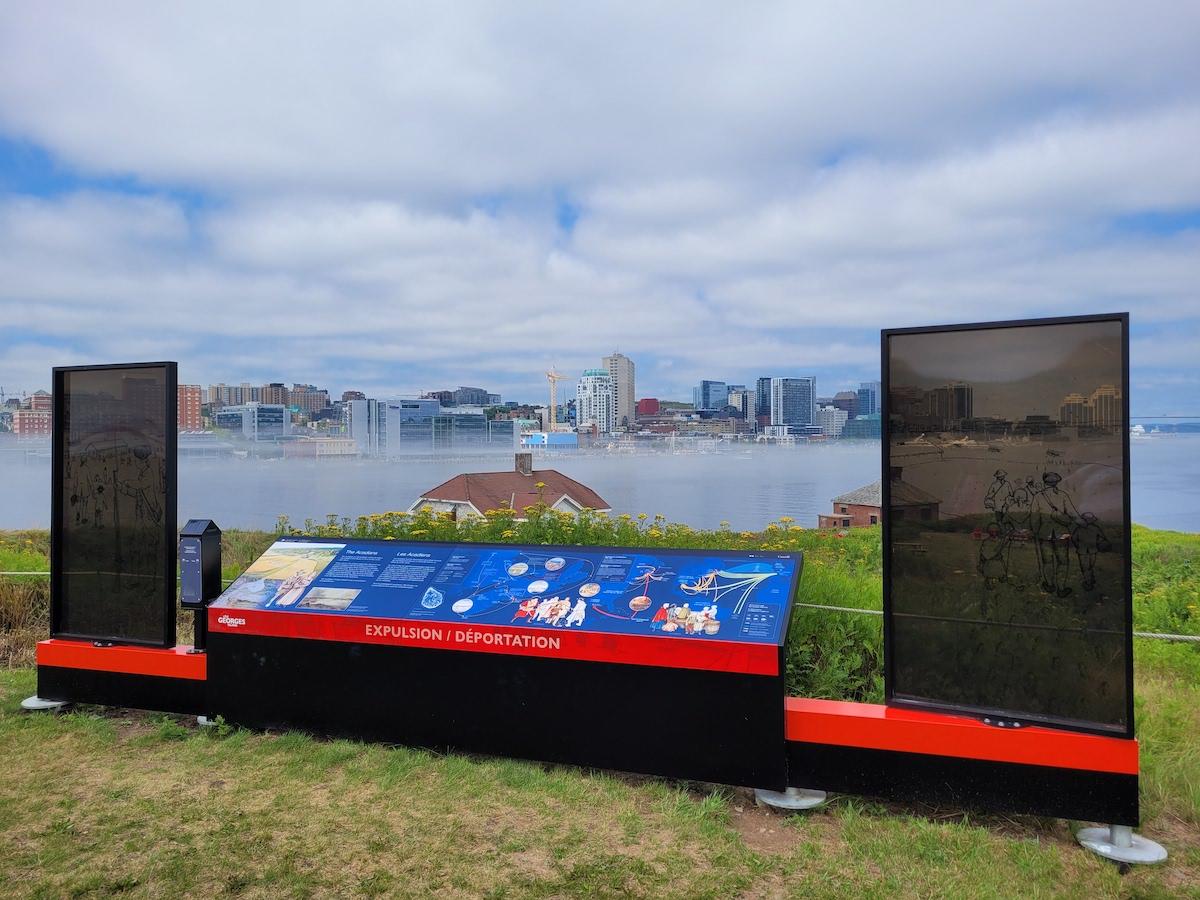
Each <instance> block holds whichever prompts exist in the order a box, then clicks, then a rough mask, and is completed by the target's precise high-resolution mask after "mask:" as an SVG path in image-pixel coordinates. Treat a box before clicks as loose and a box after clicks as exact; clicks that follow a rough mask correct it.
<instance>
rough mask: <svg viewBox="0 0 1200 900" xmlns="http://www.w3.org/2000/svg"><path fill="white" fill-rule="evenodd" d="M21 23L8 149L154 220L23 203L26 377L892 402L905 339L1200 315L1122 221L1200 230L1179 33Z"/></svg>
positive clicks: (138, 14) (14, 240) (244, 21)
mask: <svg viewBox="0 0 1200 900" xmlns="http://www.w3.org/2000/svg"><path fill="white" fill-rule="evenodd" d="M4 17H5V23H4V27H3V28H0V134H3V135H6V136H8V137H10V138H16V139H19V140H27V141H30V142H32V143H34V144H36V145H39V146H42V147H45V148H46V149H47V150H48V151H49V152H51V153H52V154H53V155H54V157H55V159H56V160H59V161H61V163H62V164H63V165H64V166H68V167H72V168H73V169H74V170H76V171H78V172H80V173H82V174H83V175H85V176H97V177H105V176H112V175H116V176H121V177H124V178H129V179H132V180H133V181H134V182H135V183H140V184H142V185H144V186H146V189H147V190H146V195H144V196H130V195H129V194H128V193H122V192H121V191H119V190H116V189H112V190H103V189H101V188H96V187H94V188H92V189H87V190H82V191H80V192H79V193H75V194H67V195H65V196H60V197H55V198H50V199H38V198H34V197H27V196H19V195H10V196H7V197H5V196H3V195H0V320H2V321H3V322H4V327H5V328H6V330H9V331H10V336H9V337H7V338H6V337H5V336H0V354H3V356H0V377H4V378H9V379H10V381H12V380H14V379H17V378H20V377H21V376H20V375H19V373H18V371H17V369H18V367H19V366H20V365H25V364H34V365H35V366H37V367H40V370H41V371H43V372H44V371H45V368H46V366H47V363H48V361H49V357H50V356H53V357H54V358H55V359H60V358H62V357H63V356H64V355H65V356H69V357H71V358H72V360H73V361H78V360H80V359H93V358H97V357H104V358H120V357H122V356H127V355H140V356H164V355H175V356H178V358H180V360H181V363H182V364H183V375H184V377H185V378H188V379H190V380H197V381H211V380H235V381H240V380H242V379H243V378H249V379H251V380H254V379H257V378H263V379H266V378H271V379H294V380H300V379H305V380H307V379H310V378H311V379H314V380H317V381H322V382H326V383H329V384H330V386H331V387H334V388H335V389H341V388H343V387H354V386H360V385H361V386H363V387H367V388H370V389H378V390H379V391H386V390H392V389H426V388H431V387H438V386H443V385H451V384H456V383H458V382H460V381H461V382H472V381H475V382H485V383H487V384H489V385H490V386H493V387H494V388H497V389H500V390H502V391H503V392H505V393H508V394H512V393H514V392H515V393H517V394H519V395H520V396H540V392H541V389H542V382H541V379H540V375H539V373H540V372H542V371H543V370H544V368H545V367H546V366H547V365H549V364H551V363H554V364H556V365H558V366H559V367H560V368H562V369H564V370H577V369H580V368H583V367H584V366H586V365H590V364H593V363H594V362H595V360H596V357H597V356H598V355H599V354H601V353H604V352H608V351H609V350H611V349H613V348H616V347H619V348H620V349H622V350H623V351H624V352H626V353H629V354H630V355H631V356H634V357H635V358H640V359H641V360H642V361H643V365H642V367H641V368H640V370H639V373H640V375H641V382H640V386H641V387H642V388H643V390H642V391H640V392H644V393H668V392H670V393H674V394H677V395H679V394H683V393H684V391H685V388H686V386H687V385H688V384H689V383H690V382H691V381H693V380H695V379H697V378H699V377H726V378H728V379H729V380H733V381H737V380H745V379H749V378H750V377H752V375H753V374H754V373H756V372H758V371H760V370H761V369H762V368H763V367H772V368H777V369H780V370H784V369H786V370H790V371H795V372H807V371H813V370H818V369H830V370H833V371H835V372H837V373H839V374H838V375H837V376H836V377H839V378H846V379H849V378H851V377H853V376H854V375H856V374H858V375H861V376H862V377H867V376H868V375H870V374H872V371H873V368H874V366H875V364H876V356H875V353H876V349H875V343H874V339H873V338H872V336H871V332H872V331H873V330H875V329H878V328H879V327H884V326H889V325H900V324H915V323H919V322H936V321H964V320H976V319H988V318H998V317H1008V316H1033V315H1042V314H1048V315H1055V314H1064V313H1073V312H1088V311H1106V310H1112V309H1130V310H1131V311H1132V312H1133V313H1134V315H1135V322H1142V323H1149V324H1151V325H1152V326H1153V328H1154V329H1164V328H1179V327H1181V324H1182V325H1186V324H1187V323H1194V322H1195V321H1196V320H1197V319H1200V296H1198V289H1197V285H1198V284H1200V263H1198V259H1200V254H1198V253H1197V250H1198V249H1200V247H1198V246H1197V243H1198V241H1200V237H1198V230H1197V229H1193V230H1191V231H1189V232H1184V233H1180V234H1154V233H1147V232H1145V231H1138V230H1136V229H1130V228H1122V227H1117V225H1115V224H1114V223H1119V222H1121V221H1123V220H1126V219H1129V218H1130V217H1136V216H1139V215H1142V214H1144V213H1153V214H1161V213H1175V212H1182V213H1188V212H1193V213H1194V211H1195V210H1197V209H1200V165H1198V164H1197V163H1196V161H1195V147H1196V146H1197V145H1200V87H1198V85H1200V54H1196V53H1195V52H1194V50H1195V47H1196V46H1198V45H1200V14H1197V13H1196V12H1195V11H1194V10H1190V9H1188V8H1187V7H1183V6H1179V5H1176V4H1168V3H1162V4H1149V5H1146V4H1142V5H1139V6H1136V7H1133V6H1129V5H1126V4H1116V3H1112V4H1099V5H1097V4H1094V3H1087V4H1083V3H1079V4H1066V5H1056V6H1055V7H1053V8H1048V7H1045V6H1044V5H1040V4H1022V3H1008V4H1000V5H996V6H993V7H989V8H987V9H984V8H982V7H978V6H971V7H963V8H961V9H958V10H952V9H949V10H948V9H947V7H945V5H944V4H933V3H930V4H918V5H905V6H904V7H903V8H900V7H894V6H888V5H882V4H881V5H876V6H868V5H864V6H859V7H854V8H848V7H839V8H838V9H836V11H835V10H833V9H832V8H830V9H828V10H826V9H824V8H821V7H810V6H803V5H796V4H764V5H756V6H754V7H752V8H742V7H739V8H736V9H735V8H733V7H722V6H711V7H702V6H697V5H695V4H681V5H676V6H671V5H660V4H655V5H652V6H645V5H643V6H630V7H627V8H624V9H614V8H613V7H611V6H608V7H603V8H594V9H593V8H588V7H579V6H573V7H541V8H534V7H519V6H518V7H513V6H512V5H499V4H486V3H482V4H462V3H456V4H451V5H444V6H441V7H425V8H421V9H419V10H418V9H405V8H402V7H400V6H397V5H394V4H384V3H379V4H356V5H355V6H354V7H353V9H352V11H348V10H347V9H335V8H333V7H327V8H317V7H315V6H308V5H305V4H300V5H295V4H288V5H286V6H283V7H276V8H272V7H270V6H269V5H260V4H253V5H245V4H225V5H221V4H209V5H206V6H204V7H195V8H192V9H181V8H166V7H163V8H157V7H152V6H145V5H142V4H122V3H118V4H113V5H109V6H106V7H105V8H104V10H102V11H101V10H97V8H95V7H94V6H92V5H87V4H56V5H54V6H46V5H44V4H42V5H37V4H31V5H19V6H16V7H13V8H12V9H9V10H6V11H5V14H4ZM175 189H183V190H185V191H188V192H199V193H201V194H203V195H205V196H206V197H207V198H209V200H210V201H211V202H209V203H206V204H203V205H200V206H199V207H195V206H191V205H187V206H185V205H184V204H183V203H182V202H181V201H179V200H177V199H174V198H175V196H176V195H175V194H174V193H173V191H174V190H175ZM563 199H565V200H568V201H570V202H571V203H573V204H575V205H577V207H578V213H579V220H578V223H577V225H576V226H575V228H574V230H573V232H570V233H565V232H564V231H563V230H562V229H560V228H559V227H558V226H557V224H556V221H555V214H556V209H555V207H556V203H557V202H559V201H561V200H563ZM1188 333H1190V332H1188ZM11 334H17V335H18V339H16V340H14V339H13V338H12V337H11ZM1147 339H1148V340H1152V339H1153V338H1147ZM60 344H63V345H66V347H67V349H65V350H64V349H58V348H59V345H60ZM46 346H49V347H53V348H56V349H55V351H54V353H53V354H49V355H47V356H46V358H45V359H43V360H41V361H38V360H39V351H38V350H35V351H33V352H32V353H31V352H29V351H28V350H27V349H22V348H29V347H34V348H43V347H46ZM155 351H161V352H155ZM1167 359H1168V357H1157V358H1156V357H1155V356H1154V355H1153V354H1143V353H1139V355H1138V356H1137V357H1135V364H1136V365H1141V366H1144V367H1145V368H1146V370H1147V377H1157V376H1154V375H1153V373H1151V371H1150V370H1151V369H1153V368H1154V367H1156V366H1157V367H1159V368H1162V367H1165V366H1167V365H1168V363H1167V362H1166V360H1167ZM1169 359H1170V363H1169V365H1173V366H1174V365H1179V366H1191V367H1193V368H1194V367H1195V366H1196V363H1195V362H1194V361H1189V359H1188V358H1187V354H1186V353H1183V352H1181V353H1178V354H1176V353H1173V354H1172V355H1170V356H1169ZM24 378H25V380H26V382H30V381H32V383H30V384H29V386H30V388H32V387H36V386H40V385H41V380H44V379H41V380H38V379H39V378H40V376H36V375H35V376H30V375H28V374H27V375H25V376H24Z"/></svg>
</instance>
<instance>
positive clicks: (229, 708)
mask: <svg viewBox="0 0 1200 900" xmlns="http://www.w3.org/2000/svg"><path fill="white" fill-rule="evenodd" d="M208 653H209V668H208V680H209V695H208V696H209V708H208V710H207V713H208V715H209V716H210V717H211V716H218V715H219V716H223V717H224V719H225V720H226V721H227V722H230V723H232V724H236V725H243V726H248V727H252V728H262V729H272V728H279V729H296V728H299V729H303V730H307V731H312V732H314V733H318V734H327V735H339V736H346V737H351V738H357V739H366V740H377V741H386V742H393V743H402V744H407V745H412V746H421V747H429V748H433V749H438V750H447V749H452V750H458V751H466V752H473V753H486V754H492V755H496V756H510V757H519V758H524V759H531V760H540V761H545V762H555V763H565V764H569V765H576V766H585V767H595V768H602V769H616V770H621V771H627V772H640V773H644V774H648V775H662V776H666V777H669V778H686V779H694V780H697V781H710V782H716V783H721V784H733V785H747V786H755V787H765V788H771V789H774V790H783V789H784V788H785V787H786V783H787V776H786V771H785V762H784V758H783V754H782V753H780V747H781V746H782V744H783V741H784V730H783V729H784V715H783V703H782V699H783V688H782V679H781V678H779V677H778V676H762V675H747V674H741V673H730V672H714V671H703V670H694V669H677V668H657V667H651V666H639V665H624V664H618V663H601V662H581V661H577V660H563V659H550V658H545V657H533V656H516V655H509V654H497V653H475V652H466V651H452V650H443V649H428V648H416V647H395V646H386V645H378V644H353V643H344V642H335V641H318V640H297V639H292V638H277V637H263V636H258V635H249V634H236V635H235V634H225V633H219V632H214V633H212V634H210V635H209V647H208Z"/></svg>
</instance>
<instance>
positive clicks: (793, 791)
mask: <svg viewBox="0 0 1200 900" xmlns="http://www.w3.org/2000/svg"><path fill="white" fill-rule="evenodd" d="M827 799H828V794H826V793H825V792H824V791H814V790H809V789H808V788H795V787H790V788H788V789H787V790H786V791H764V790H762V789H761V788H755V789H754V802H755V803H757V804H758V805H759V806H769V807H771V808H772V809H781V810H787V811H789V812H791V811H795V810H800V809H815V808H816V807H818V806H820V805H821V804H822V803H824V802H825V801H826V800H827Z"/></svg>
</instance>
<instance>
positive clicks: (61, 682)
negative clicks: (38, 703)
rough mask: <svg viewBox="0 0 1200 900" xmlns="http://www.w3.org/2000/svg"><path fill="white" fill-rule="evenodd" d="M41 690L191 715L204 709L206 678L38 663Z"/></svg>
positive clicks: (76, 699)
mask: <svg viewBox="0 0 1200 900" xmlns="http://www.w3.org/2000/svg"><path fill="white" fill-rule="evenodd" d="M37 690H38V696H39V697H41V698H42V699H43V700H66V701H70V702H72V703H96V704H99V705H101V706H126V707H130V708H132V709H149V710H154V711H156V712H171V713H185V714H190V715H198V714H200V713H203V712H204V682H203V681H199V680H197V679H194V678H163V677H160V676H157V675H129V674H126V673H124V672H101V671H97V670H95V669H68V668H63V667H59V666H38V688H37Z"/></svg>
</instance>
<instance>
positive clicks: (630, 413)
mask: <svg viewBox="0 0 1200 900" xmlns="http://www.w3.org/2000/svg"><path fill="white" fill-rule="evenodd" d="M603 362H604V368H605V369H607V370H608V377H609V378H611V379H612V387H613V419H614V422H615V424H616V425H617V426H618V427H619V428H630V427H632V426H633V425H634V424H635V422H636V421H637V407H636V406H635V404H634V366H633V360H632V359H630V358H629V357H628V356H625V355H624V354H623V353H617V352H616V351H613V352H612V353H611V354H609V355H608V356H606V357H604V360H603Z"/></svg>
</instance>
